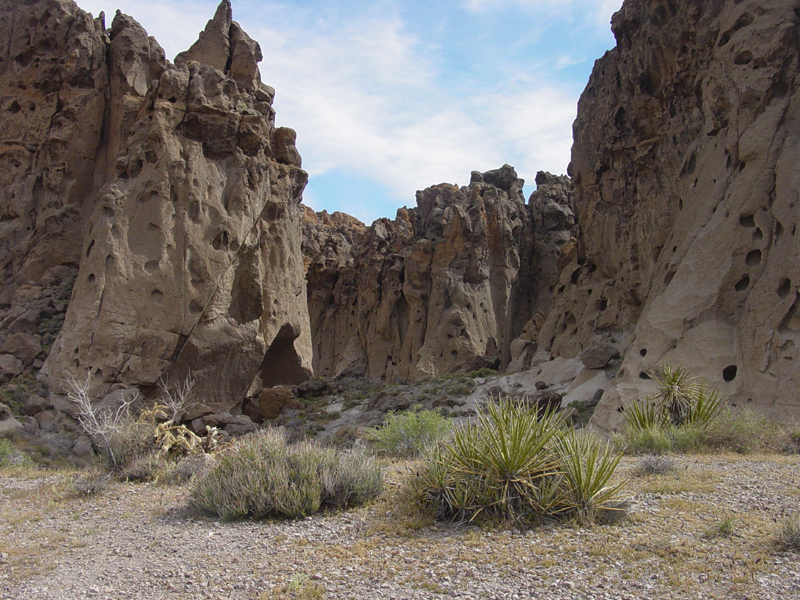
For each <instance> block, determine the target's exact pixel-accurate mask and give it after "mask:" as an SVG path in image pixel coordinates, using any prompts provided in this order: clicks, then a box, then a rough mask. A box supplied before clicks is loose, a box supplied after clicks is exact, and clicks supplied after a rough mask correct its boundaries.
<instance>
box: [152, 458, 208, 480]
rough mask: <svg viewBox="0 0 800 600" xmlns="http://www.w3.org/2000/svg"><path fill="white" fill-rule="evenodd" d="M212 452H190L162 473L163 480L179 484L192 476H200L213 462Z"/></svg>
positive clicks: (206, 471)
mask: <svg viewBox="0 0 800 600" xmlns="http://www.w3.org/2000/svg"><path fill="white" fill-rule="evenodd" d="M215 462H216V461H215V459H214V455H213V454H192V455H191V456H187V457H185V458H183V459H181V460H180V461H179V462H177V463H176V464H175V465H174V466H173V467H172V468H170V469H168V470H167V471H166V472H165V473H164V477H163V479H164V481H165V482H166V483H171V484H181V483H186V482H188V481H191V480H192V478H198V477H202V476H203V475H205V474H206V473H208V471H210V470H211V467H213V466H214V464H215Z"/></svg>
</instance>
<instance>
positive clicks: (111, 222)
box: [0, 0, 311, 406]
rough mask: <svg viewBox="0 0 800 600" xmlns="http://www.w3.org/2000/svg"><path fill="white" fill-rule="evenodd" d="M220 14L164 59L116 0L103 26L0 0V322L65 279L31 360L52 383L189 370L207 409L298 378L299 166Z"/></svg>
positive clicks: (304, 363)
mask: <svg viewBox="0 0 800 600" xmlns="http://www.w3.org/2000/svg"><path fill="white" fill-rule="evenodd" d="M231 17H232V15H231V5H230V2H229V0H223V2H222V3H221V4H220V5H219V8H218V9H217V12H216V15H215V16H214V18H213V19H212V20H211V21H209V22H208V25H207V26H206V29H205V31H204V32H203V33H201V35H200V39H199V40H198V41H197V42H196V43H195V44H194V45H193V46H192V47H191V48H190V49H189V50H188V51H187V52H185V53H183V54H181V55H179V56H178V57H177V58H176V64H172V63H170V62H169V61H168V60H166V58H165V55H164V52H163V50H162V49H161V47H160V46H159V45H158V43H157V42H156V41H155V40H154V39H153V38H152V37H148V35H147V33H146V32H145V31H144V29H143V28H142V27H141V26H140V25H139V24H138V23H137V22H136V21H134V20H133V19H132V18H131V17H128V16H126V15H123V14H121V13H120V12H117V14H116V16H115V17H114V20H113V23H112V25H111V28H110V29H109V30H106V29H105V25H104V22H103V17H102V15H101V17H100V18H97V19H93V18H92V17H91V15H89V14H87V13H85V12H84V11H82V10H81V9H79V8H78V7H77V6H76V5H75V4H74V3H73V2H72V1H71V0H38V1H29V2H24V3H22V2H17V1H16V0H0V39H2V40H3V44H2V50H1V51H0V97H2V106H0V110H2V111H3V119H2V123H1V124H0V128H1V129H0V161H2V168H0V194H2V196H0V261H1V262H0V264H1V265H2V273H0V276H2V279H3V281H2V294H0V305H2V310H3V316H4V319H3V321H2V323H1V324H0V328H1V329H2V332H0V336H2V337H7V336H8V335H10V334H14V333H23V334H26V335H28V336H34V337H35V336H38V335H39V333H37V332H40V330H41V327H42V324H43V320H44V319H52V317H53V313H54V312H58V311H59V310H61V311H62V312H63V309H64V306H65V304H66V303H65V302H63V301H62V302H60V303H56V305H55V307H53V306H51V305H53V302H52V301H48V298H52V297H53V295H54V290H58V289H62V290H63V289H64V288H66V289H67V293H68V289H69V285H71V283H72V279H74V286H73V287H72V293H71V298H70V300H69V304H68V307H67V309H66V316H65V319H64V324H63V327H62V328H61V330H60V334H59V335H58V337H57V339H55V341H54V343H52V348H49V352H48V348H47V347H46V346H47V344H46V345H45V347H44V348H43V352H42V354H41V355H40V356H39V358H40V359H41V358H42V357H43V356H44V355H45V354H46V359H45V360H44V365H43V366H42V368H41V373H40V374H41V376H43V377H44V378H45V379H46V381H47V382H48V383H49V384H50V386H51V389H52V390H54V391H57V392H58V391H64V390H65V389H66V387H67V384H68V380H69V379H70V378H76V379H79V380H80V379H84V378H85V377H86V374H87V372H88V373H91V375H92V378H93V382H94V390H93V391H95V392H96V393H103V392H106V391H109V390H111V389H115V388H119V387H140V388H145V389H146V388H147V387H148V386H153V385H155V384H156V382H157V381H158V379H159V378H161V377H175V378H180V377H183V376H184V375H185V374H187V373H188V372H189V371H190V370H191V371H192V373H193V374H194V376H195V377H196V378H197V382H198V392H199V393H200V394H201V397H202V398H203V400H204V401H205V402H206V403H207V404H209V405H211V406H215V405H230V403H232V402H235V401H238V400H240V399H241V398H242V397H243V396H244V395H245V394H246V393H247V392H248V391H251V390H254V389H258V388H259V387H261V386H264V385H273V384H276V383H296V382H299V381H301V380H303V379H304V378H306V377H308V376H309V375H310V367H311V338H310V329H309V322H308V312H307V308H306V297H305V280H304V270H303V261H302V255H301V252H300V220H301V214H302V213H301V208H300V206H299V201H300V197H301V194H302V191H303V188H304V186H305V183H306V180H307V175H306V173H305V172H304V171H303V170H301V168H300V166H301V165H300V156H299V154H298V153H297V150H296V148H295V147H294V140H295V134H294V132H293V131H292V130H290V129H284V128H276V127H275V125H274V111H273V109H272V106H271V103H272V98H273V95H274V90H272V88H270V87H268V86H266V85H264V84H262V83H261V81H260V75H259V71H258V68H257V63H258V62H259V61H260V60H261V58H262V56H261V50H260V48H259V46H258V44H257V43H256V42H254V41H253V40H252V39H250V38H249V37H248V36H247V34H246V33H244V32H243V31H242V30H241V28H240V27H239V25H238V24H237V23H236V22H234V21H232V20H231ZM62 295H63V294H62ZM37 302H38V303H39V304H41V303H44V306H45V308H47V310H44V309H42V310H39V308H37V307H38V306H39V304H37ZM32 307H33V308H34V310H31V308H32ZM17 346H19V344H17ZM6 356H10V357H11V358H18V357H15V356H13V355H11V354H8V355H0V359H2V358H3V357H6ZM5 361H6V362H7V363H9V364H11V361H10V359H8V358H6V359H5ZM0 363H2V360H0Z"/></svg>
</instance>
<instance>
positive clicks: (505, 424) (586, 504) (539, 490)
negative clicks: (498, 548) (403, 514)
mask: <svg viewBox="0 0 800 600" xmlns="http://www.w3.org/2000/svg"><path fill="white" fill-rule="evenodd" d="M619 456H620V455H619V454H618V453H615V452H612V450H611V449H610V447H609V446H608V445H607V444H605V443H604V442H601V441H600V440H598V439H597V438H595V437H594V436H592V435H591V434H585V433H580V434H578V433H575V432H572V431H568V430H567V429H566V428H565V427H564V425H563V422H562V421H561V419H559V418H558V417H557V416H556V413H555V412H547V411H545V412H543V413H541V414H539V413H538V411H537V408H536V407H528V406H525V405H521V404H516V403H513V402H510V401H503V400H502V399H501V400H494V399H493V400H491V401H490V402H489V403H488V404H487V405H486V407H485V409H483V410H481V411H480V412H479V413H478V417H477V419H476V420H470V421H469V422H467V423H466V424H465V425H463V426H462V427H458V428H456V429H455V430H454V432H453V436H452V438H451V439H449V440H447V441H444V442H442V443H440V444H438V445H436V446H434V447H432V448H431V449H429V450H428V451H427V452H426V453H425V455H424V456H423V461H424V462H423V466H422V469H421V470H420V472H419V473H418V474H417V476H416V478H415V479H414V480H413V481H412V494H414V495H415V496H416V497H417V499H418V502H419V503H420V505H421V506H422V507H423V508H424V509H427V510H429V511H431V512H432V513H434V514H435V516H436V518H439V519H448V520H456V521H461V520H475V519H477V518H480V519H489V520H494V521H509V522H514V523H517V524H521V525H526V524H532V523H535V522H538V521H541V520H542V519H547V518H577V519H578V520H580V521H584V522H585V521H591V520H593V519H594V517H595V516H596V515H597V513H598V511H600V510H603V509H605V508H609V509H610V508H613V506H614V505H615V501H616V499H617V497H618V495H619V492H620V485H619V484H614V485H609V483H608V482H609V480H610V477H611V476H612V474H613V473H614V470H615V468H616V466H617V463H618V462H619Z"/></svg>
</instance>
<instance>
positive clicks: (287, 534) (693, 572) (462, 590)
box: [0, 456, 800, 600]
mask: <svg viewBox="0 0 800 600" xmlns="http://www.w3.org/2000/svg"><path fill="white" fill-rule="evenodd" d="M675 462H676V464H677V469H676V470H675V471H674V472H673V473H671V474H667V475H660V476H647V477H639V476H636V475H635V474H634V467H635V465H636V463H637V459H633V458H625V459H624V461H623V463H622V465H621V467H620V469H619V470H618V472H619V474H620V476H622V477H628V478H630V481H629V484H628V488H627V489H628V490H629V494H630V504H631V508H630V511H629V513H630V518H629V519H627V520H626V521H624V522H622V523H619V524H615V525H604V526H593V527H590V528H584V529H580V528H577V527H572V526H569V525H562V526H557V527H542V528H539V529H536V530H533V531H530V532H527V533H520V532H516V531H514V530H511V531H489V530H483V529H478V528H476V527H473V526H460V527H456V526H451V525H441V524H439V525H433V524H431V523H429V522H425V521H424V520H421V519H419V518H418V517H415V516H414V515H410V514H402V511H399V510H398V506H402V505H401V504H400V503H399V502H398V500H397V499H398V489H399V488H400V485H401V481H402V478H403V471H404V469H406V468H407V467H404V466H394V467H393V468H392V470H391V471H390V473H391V474H390V476H389V481H388V486H387V492H386V493H385V494H384V496H383V497H382V498H380V499H379V500H378V501H376V502H374V503H372V504H371V505H369V506H367V507H363V508H360V509H356V510H353V511H349V512H345V513H337V514H330V515H321V516H315V517H312V518H308V519H304V520H301V521H295V522H271V521H267V522H242V523H221V522H218V521H215V520H213V519H208V518H205V517H198V516H197V515H191V514H189V513H187V511H186V509H185V506H186V497H187V495H188V487H186V486H183V487H165V486H160V485H153V484H127V483H115V484H111V485H110V486H109V487H108V488H107V489H106V490H105V491H104V492H102V493H101V494H100V495H99V496H94V497H78V496H76V495H75V494H74V493H73V492H72V491H71V486H70V485H69V476H66V475H50V476H44V475H39V476H38V477H35V476H30V475H29V476H16V477H15V476H0V598H3V599H6V598H8V599H15V600H23V599H26V600H27V599H39V598H41V599H53V600H56V599H58V600H61V599H65V600H66V599H69V600H74V599H77V598H98V599H101V598H109V599H112V598H113V599H116V598H137V599H144V600H150V599H167V598H170V599H172V598H175V599H178V598H181V599H184V598H185V599H193V598H215V599H216V598H231V599H251V598H255V599H268V598H308V599H312V598H331V599H332V598H359V599H360V598H364V599H373V598H395V599H398V600H399V599H406V598H408V599H411V598H415V599H416V598H420V599H421V598H442V597H454V598H488V599H492V598H494V599H507V598H546V599H548V600H550V599H552V600H558V599H564V600H567V599H569V600H577V599H581V600H589V599H595V600H600V599H631V600H634V599H637V600H638V599H640V598H659V599H662V598H667V599H671V598H703V599H705V598H734V599H736V598H741V599H745V598H749V599H754V600H755V599H759V600H762V599H763V600H767V599H780V600H789V599H792V598H800V557H798V556H797V555H796V554H793V553H787V552H781V551H779V550H778V549H777V548H776V547H775V545H774V542H773V540H774V537H775V532H776V531H777V527H778V523H779V522H780V521H781V519H782V518H783V517H785V516H786V515H788V514H791V513H792V512H793V511H795V510H800V503H798V500H799V499H800V470H799V469H798V466H800V457H795V456H792V457H780V456H777V457H776V456H772V457H762V456H757V457H741V456H699V457H696V456H690V457H678V458H676V459H675Z"/></svg>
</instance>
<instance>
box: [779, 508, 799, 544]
mask: <svg viewBox="0 0 800 600" xmlns="http://www.w3.org/2000/svg"><path fill="white" fill-rule="evenodd" d="M777 543H778V547H779V548H780V549H781V550H787V551H791V552H800V513H795V514H793V515H791V516H789V517H786V518H785V519H784V520H783V521H781V523H780V526H779V527H778V535H777Z"/></svg>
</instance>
